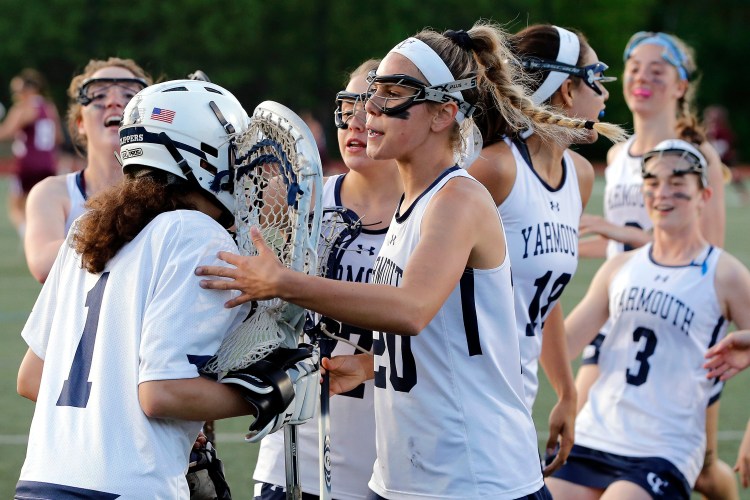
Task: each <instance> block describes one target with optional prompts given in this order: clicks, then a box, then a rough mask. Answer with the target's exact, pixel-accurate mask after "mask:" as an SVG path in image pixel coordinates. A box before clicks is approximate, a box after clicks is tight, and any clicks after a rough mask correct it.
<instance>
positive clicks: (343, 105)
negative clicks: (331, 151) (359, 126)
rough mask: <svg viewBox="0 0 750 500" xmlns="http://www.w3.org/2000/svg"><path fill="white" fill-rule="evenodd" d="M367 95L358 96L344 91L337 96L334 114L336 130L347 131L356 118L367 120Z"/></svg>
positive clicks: (364, 93)
mask: <svg viewBox="0 0 750 500" xmlns="http://www.w3.org/2000/svg"><path fill="white" fill-rule="evenodd" d="M367 97H368V95H367V93H366V92H363V93H361V94H356V93H354V92H347V91H345V90H342V91H341V92H339V93H338V94H336V110H335V111H334V113H333V119H334V123H335V124H336V128H340V129H342V130H346V129H347V128H349V122H350V121H351V120H352V118H354V117H355V116H356V117H357V118H359V119H360V120H362V122H363V123H364V121H365V120H366V114H367V112H366V111H365V101H366V100H367Z"/></svg>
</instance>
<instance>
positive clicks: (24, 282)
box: [0, 177, 750, 500]
mask: <svg viewBox="0 0 750 500" xmlns="http://www.w3.org/2000/svg"><path fill="white" fill-rule="evenodd" d="M727 188H728V189H727V249H728V250H729V251H730V252H731V253H733V254H734V255H735V256H737V257H738V258H740V259H741V260H742V261H743V262H744V263H745V264H746V265H750V231H749V229H750V225H749V224H748V221H747V219H746V218H745V217H747V216H746V215H745V214H746V213H747V212H746V209H742V208H740V206H739V202H738V200H737V197H736V195H735V193H734V191H733V190H732V189H731V187H729V186H728V187H727ZM602 189H603V183H602V181H601V179H600V180H598V181H597V184H596V187H595V193H594V196H593V197H592V200H591V202H590V210H589V211H591V212H600V211H601V192H602ZM7 192H8V178H7V177H0V202H1V203H2V206H3V207H5V206H6V197H7ZM600 264H601V261H582V262H581V263H580V265H579V268H578V269H579V270H578V273H577V274H576V276H575V278H574V279H573V280H572V281H571V283H570V284H569V285H568V288H567V289H566V292H565V294H564V295H563V306H564V309H565V310H566V311H570V309H571V308H572V307H573V306H574V305H575V303H576V302H577V301H578V300H579V299H580V297H581V296H582V295H583V293H584V292H585V290H586V288H587V287H588V283H589V280H590V279H591V277H592V276H593V274H594V272H595V271H596V269H597V267H598V266H599V265H600ZM0 276H1V277H2V282H1V283H2V285H0V325H1V330H0V333H1V334H2V338H3V340H4V346H3V349H1V350H0V422H2V423H1V424H0V444H1V445H2V458H1V459H0V498H10V497H11V496H12V494H13V490H14V486H15V483H16V481H17V479H18V475H19V472H20V468H21V464H22V463H23V459H24V455H25V452H26V438H27V434H28V429H29V424H30V422H31V416H32V413H33V409H34V407H33V404H32V403H31V402H29V401H27V400H25V399H23V398H21V397H20V396H18V395H17V394H16V373H17V369H18V365H19V363H20V361H21V359H22V357H23V354H24V352H25V350H26V345H25V343H24V342H23V340H22V339H21V337H20V332H21V328H22V327H23V324H24V322H25V320H26V317H27V316H28V314H29V311H30V310H31V307H32V305H33V303H34V300H35V298H36V295H37V294H38V293H39V290H40V288H41V287H40V285H39V284H38V283H36V281H35V280H34V279H33V278H32V277H31V275H30V274H29V272H28V270H27V268H26V263H25V261H24V257H23V251H22V247H21V244H20V241H19V239H18V237H17V235H16V234H15V232H14V230H13V228H12V227H11V225H10V223H9V221H8V219H7V216H5V217H0ZM748 306H749V307H750V304H749V305H748ZM679 376H680V375H679V374H675V377H679ZM543 378H544V377H542V379H543ZM749 385H750V373H748V372H746V373H744V374H742V375H740V376H738V377H737V378H736V379H734V380H732V381H730V383H729V384H727V387H726V389H725V390H724V394H723V396H722V399H721V401H722V406H721V424H720V436H719V439H720V442H719V454H720V456H721V458H722V459H723V460H725V461H726V462H728V463H730V465H733V464H734V462H735V459H736V454H737V448H738V446H739V442H740V439H741V438H742V431H743V429H744V428H745V423H746V422H747V419H748V417H750V404H749V403H750V396H748V390H747V387H748V386H749ZM554 401H555V398H554V393H553V392H552V391H551V389H550V388H549V385H548V384H547V383H546V381H545V380H542V387H541V391H540V393H539V397H538V400H537V405H536V408H535V411H534V413H535V418H536V423H537V429H538V430H539V437H540V442H541V443H542V445H543V439H544V438H546V433H547V424H546V420H547V415H548V414H549V410H550V408H551V407H552V405H553V404H554ZM249 422H250V418H237V419H231V420H226V421H220V422H217V424H216V429H217V433H218V438H217V441H218V443H217V448H218V451H219V456H220V458H222V460H223V461H224V463H225V466H226V473H227V477H228V480H229V482H230V485H231V488H232V493H233V498H235V499H236V500H249V499H251V498H252V482H251V474H252V470H253V467H254V464H255V459H256V455H257V446H255V445H248V444H246V443H244V441H243V440H242V436H243V434H244V431H245V429H246V428H247V425H248V424H249ZM123 425H127V422H123ZM332 432H336V429H335V428H333V429H332ZM508 432H513V431H512V429H508ZM59 459H60V460H70V459H72V458H69V457H64V456H61V457H59ZM80 459H81V458H80V457H76V460H80ZM84 460H85V458H84ZM334 481H335V470H334ZM742 498H743V499H748V500H750V491H749V490H745V491H743V492H742Z"/></svg>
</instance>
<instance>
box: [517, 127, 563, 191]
mask: <svg viewBox="0 0 750 500" xmlns="http://www.w3.org/2000/svg"><path fill="white" fill-rule="evenodd" d="M512 142H513V145H514V146H515V147H516V149H518V152H519V153H521V156H522V157H523V159H524V161H525V162H526V165H527V166H528V168H529V169H530V170H531V171H532V172H533V173H534V176H535V177H536V178H537V179H539V182H541V183H542V186H544V189H546V190H547V191H549V192H550V193H556V192H558V191H560V190H561V189H562V188H563V187H564V186H565V180H566V179H567V178H568V167H567V165H566V164H565V157H564V156H563V158H562V159H561V160H560V165H561V166H562V179H561V180H560V185H559V186H557V187H552V186H550V185H549V184H548V183H547V181H545V180H544V179H542V177H541V176H540V175H539V172H537V171H536V169H535V168H534V162H532V161H531V153H530V152H529V146H528V145H527V144H526V142H525V141H523V140H521V138H520V137H515V138H513V140H512Z"/></svg>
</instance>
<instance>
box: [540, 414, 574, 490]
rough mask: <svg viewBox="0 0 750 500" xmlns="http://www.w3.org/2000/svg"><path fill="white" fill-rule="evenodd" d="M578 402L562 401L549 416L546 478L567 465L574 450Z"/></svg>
mask: <svg viewBox="0 0 750 500" xmlns="http://www.w3.org/2000/svg"><path fill="white" fill-rule="evenodd" d="M575 419H576V402H575V399H573V400H572V401H571V400H569V399H561V400H559V401H558V402H557V404H556V405H555V406H554V407H553V408H552V411H551V412H550V414H549V438H548V439H547V444H546V447H545V454H544V458H545V460H544V470H543V471H542V472H543V474H544V477H547V476H549V475H551V474H552V473H553V472H555V471H556V470H557V469H559V468H560V467H562V466H563V464H565V461H566V460H567V459H568V455H570V450H571V449H572V448H573V442H574V436H575Z"/></svg>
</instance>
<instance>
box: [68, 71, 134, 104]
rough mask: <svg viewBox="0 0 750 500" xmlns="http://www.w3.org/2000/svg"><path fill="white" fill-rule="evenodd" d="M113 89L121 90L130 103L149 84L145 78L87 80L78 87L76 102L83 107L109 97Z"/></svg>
mask: <svg viewBox="0 0 750 500" xmlns="http://www.w3.org/2000/svg"><path fill="white" fill-rule="evenodd" d="M112 87H117V89H118V90H120V92H121V94H122V97H124V98H125V99H127V100H128V101H130V99H132V98H133V96H135V95H136V94H137V93H138V92H140V91H141V90H143V89H145V88H146V87H148V82H146V80H144V79H143V78H87V79H85V80H84V81H83V83H81V86H80V87H78V96H76V102H77V103H78V104H80V105H82V106H88V105H89V104H91V103H93V102H97V101H101V100H102V99H104V98H106V97H107V93H108V92H109V90H110V89H111V88H112Z"/></svg>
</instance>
